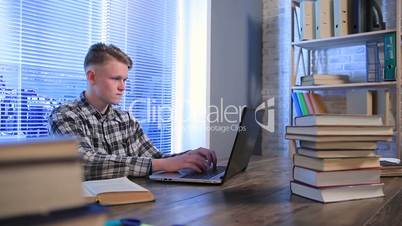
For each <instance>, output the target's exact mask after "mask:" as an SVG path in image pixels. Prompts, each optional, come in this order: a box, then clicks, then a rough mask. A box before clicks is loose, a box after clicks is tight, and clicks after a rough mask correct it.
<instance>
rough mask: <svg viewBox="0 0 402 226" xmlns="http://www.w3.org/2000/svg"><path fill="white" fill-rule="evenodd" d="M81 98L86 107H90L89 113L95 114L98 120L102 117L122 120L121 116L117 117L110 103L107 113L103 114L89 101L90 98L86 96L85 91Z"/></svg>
mask: <svg viewBox="0 0 402 226" xmlns="http://www.w3.org/2000/svg"><path fill="white" fill-rule="evenodd" d="M80 100H81V102H82V103H83V105H84V107H85V108H87V109H88V111H89V113H90V114H92V115H94V116H95V117H96V118H97V119H98V120H101V119H102V118H108V119H110V120H112V119H114V120H117V121H120V119H119V117H116V116H117V115H116V112H115V110H114V109H113V107H112V105H110V104H109V106H108V108H107V110H106V113H105V114H102V113H101V112H99V111H98V109H96V108H95V107H94V106H92V105H91V104H90V103H89V102H88V99H87V98H86V97H85V91H82V93H81V95H80Z"/></svg>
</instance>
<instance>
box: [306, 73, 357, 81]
mask: <svg viewBox="0 0 402 226" xmlns="http://www.w3.org/2000/svg"><path fill="white" fill-rule="evenodd" d="M311 80H314V81H317V80H344V81H346V82H347V81H349V76H348V75H338V74H313V75H311V76H303V77H301V81H311Z"/></svg>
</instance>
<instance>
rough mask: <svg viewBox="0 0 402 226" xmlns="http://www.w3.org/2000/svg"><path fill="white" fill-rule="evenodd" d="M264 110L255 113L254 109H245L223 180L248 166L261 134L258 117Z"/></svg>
mask: <svg viewBox="0 0 402 226" xmlns="http://www.w3.org/2000/svg"><path fill="white" fill-rule="evenodd" d="M262 112H263V111H258V112H257V113H255V112H254V109H250V108H244V109H243V113H242V117H241V121H240V124H239V128H238V130H237V134H236V138H235V140H234V144H233V146H232V152H231V154H230V157H229V161H228V165H227V168H226V173H225V175H224V177H223V181H225V180H227V179H229V178H231V177H232V176H234V175H235V174H237V173H239V172H240V171H244V170H245V169H246V168H247V165H248V162H249V160H250V157H251V155H252V154H253V152H254V149H255V145H256V143H257V139H258V136H259V135H260V127H259V126H258V124H257V122H256V117H257V119H260V117H261V113H262Z"/></svg>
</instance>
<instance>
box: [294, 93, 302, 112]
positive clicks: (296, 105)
mask: <svg viewBox="0 0 402 226" xmlns="http://www.w3.org/2000/svg"><path fill="white" fill-rule="evenodd" d="M292 100H293V107H294V108H295V111H296V116H303V113H302V110H301V108H300V103H299V99H298V98H297V94H296V93H295V92H293V93H292Z"/></svg>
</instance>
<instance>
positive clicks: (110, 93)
mask: <svg viewBox="0 0 402 226" xmlns="http://www.w3.org/2000/svg"><path fill="white" fill-rule="evenodd" d="M92 70H93V72H94V76H93V79H90V81H89V82H90V84H91V86H92V87H93V90H94V93H95V95H96V97H97V99H98V101H100V102H102V103H103V104H105V105H108V104H118V103H119V102H120V100H121V97H122V96H123V93H124V90H125V88H126V87H125V86H126V84H125V82H126V80H127V77H128V67H127V65H126V64H124V63H122V62H120V61H117V60H116V59H114V58H111V59H110V60H108V61H107V62H106V63H105V64H103V65H94V66H93V68H92Z"/></svg>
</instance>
